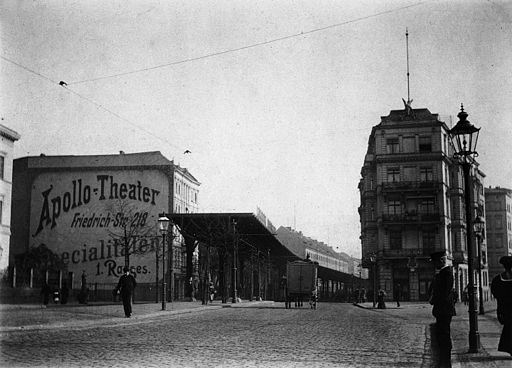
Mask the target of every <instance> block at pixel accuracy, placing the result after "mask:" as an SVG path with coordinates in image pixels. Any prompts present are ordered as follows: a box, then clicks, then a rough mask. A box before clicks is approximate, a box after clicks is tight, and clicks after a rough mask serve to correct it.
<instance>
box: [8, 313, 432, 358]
mask: <svg viewBox="0 0 512 368" xmlns="http://www.w3.org/2000/svg"><path fill="white" fill-rule="evenodd" d="M430 321H431V318H430V309H429V308H428V307H422V306H418V308H414V309H409V310H406V309H388V310H385V311H381V310H379V311H376V310H368V309H363V308H358V307H355V306H353V305H351V304H322V305H321V306H320V308H319V309H318V310H316V311H314V310H310V309H307V308H306V307H304V308H302V309H291V310H286V309H284V306H283V305H282V304H277V303H276V304H268V305H259V306H255V307H247V308H221V309H212V310H207V311H203V312H198V313H189V314H186V315H176V316H158V317H155V318H151V319H146V320H143V321H133V323H129V324H121V325H118V326H107V327H105V326H95V327H75V328H71V329H69V328H68V329H54V330H32V331H10V332H3V333H2V334H1V339H2V352H1V354H2V361H3V365H4V366H17V367H18V366H26V367H28V366H30V367H34V366H66V367H68V366H82V367H90V366H95V367H98V366H115V367H127V366H145V367H157V366H174V367H190V366H197V367H199V366H210V367H211V366H236V367H266V366H275V367H306V366H308V367H329V366H337V367H340V366H341V367H382V366H388V367H405V366H410V367H421V366H423V367H429V366H430V364H431V361H430V353H429V337H428V324H429V322H430Z"/></svg>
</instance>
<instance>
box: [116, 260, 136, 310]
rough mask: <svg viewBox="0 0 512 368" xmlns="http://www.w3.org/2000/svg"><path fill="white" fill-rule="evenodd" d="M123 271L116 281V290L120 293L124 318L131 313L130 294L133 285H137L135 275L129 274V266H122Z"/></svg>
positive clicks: (133, 287)
mask: <svg viewBox="0 0 512 368" xmlns="http://www.w3.org/2000/svg"><path fill="white" fill-rule="evenodd" d="M123 272H124V274H123V275H121V277H120V278H119V282H118V283H117V287H116V291H117V293H118V294H121V299H122V300H123V307H124V315H125V316H126V318H130V317H131V315H132V294H133V290H134V289H135V286H137V282H136V281H135V277H133V275H132V274H130V268H129V267H124V268H123Z"/></svg>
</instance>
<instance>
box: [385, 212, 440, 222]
mask: <svg viewBox="0 0 512 368" xmlns="http://www.w3.org/2000/svg"><path fill="white" fill-rule="evenodd" d="M381 221H382V223H386V224H418V225H419V224H425V223H438V222H439V221H441V215H440V214H439V212H435V213H404V214H395V215H386V214H383V215H382V217H381Z"/></svg>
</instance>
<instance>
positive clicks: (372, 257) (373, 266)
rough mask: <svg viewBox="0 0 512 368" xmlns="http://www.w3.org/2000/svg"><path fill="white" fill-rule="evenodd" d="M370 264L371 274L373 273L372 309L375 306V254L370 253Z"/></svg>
mask: <svg viewBox="0 0 512 368" xmlns="http://www.w3.org/2000/svg"><path fill="white" fill-rule="evenodd" d="M369 258H370V263H371V264H372V273H373V308H375V305H376V304H377V255H376V254H375V253H371V254H370V256H369Z"/></svg>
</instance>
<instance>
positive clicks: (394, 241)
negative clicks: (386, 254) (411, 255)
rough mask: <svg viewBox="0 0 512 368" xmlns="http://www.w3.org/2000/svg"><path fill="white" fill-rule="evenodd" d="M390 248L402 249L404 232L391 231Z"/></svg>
mask: <svg viewBox="0 0 512 368" xmlns="http://www.w3.org/2000/svg"><path fill="white" fill-rule="evenodd" d="M389 247H390V248H391V249H402V232H401V231H397V230H390V231H389Z"/></svg>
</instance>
